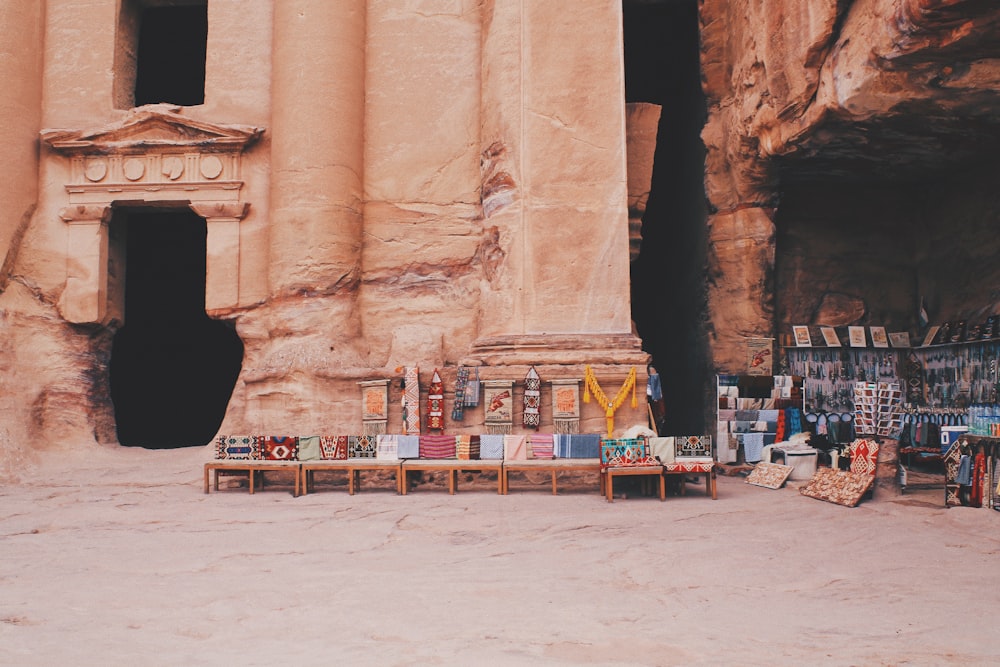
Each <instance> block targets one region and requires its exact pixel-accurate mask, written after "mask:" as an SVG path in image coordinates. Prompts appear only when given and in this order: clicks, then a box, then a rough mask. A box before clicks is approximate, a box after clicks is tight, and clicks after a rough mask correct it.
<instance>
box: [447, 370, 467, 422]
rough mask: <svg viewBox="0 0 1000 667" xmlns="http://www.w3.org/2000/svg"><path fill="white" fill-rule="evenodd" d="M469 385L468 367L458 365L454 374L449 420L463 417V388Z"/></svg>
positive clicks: (458, 420) (458, 419) (459, 419)
mask: <svg viewBox="0 0 1000 667" xmlns="http://www.w3.org/2000/svg"><path fill="white" fill-rule="evenodd" d="M468 385H469V369H468V368H466V367H465V366H459V367H458V373H457V374H456V376H455V404H454V405H453V406H452V408H451V420H452V421H456V422H460V421H462V420H463V419H464V418H465V388H466V387H467V386H468Z"/></svg>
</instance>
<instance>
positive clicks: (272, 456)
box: [260, 435, 299, 461]
mask: <svg viewBox="0 0 1000 667" xmlns="http://www.w3.org/2000/svg"><path fill="white" fill-rule="evenodd" d="M298 456H299V439H298V438H296V437H295V436H290V435H269V436H265V437H263V438H261V439H260V457H261V458H262V459H264V460H265V461H295V460H296V459H297V458H298Z"/></svg>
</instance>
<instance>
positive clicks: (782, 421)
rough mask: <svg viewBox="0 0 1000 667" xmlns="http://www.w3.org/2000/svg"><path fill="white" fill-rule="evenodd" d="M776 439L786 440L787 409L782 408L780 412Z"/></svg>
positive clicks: (775, 433)
mask: <svg viewBox="0 0 1000 667" xmlns="http://www.w3.org/2000/svg"><path fill="white" fill-rule="evenodd" d="M774 440H775V442H784V441H785V411H784V410H781V411H779V412H778V423H777V425H776V426H775V428H774Z"/></svg>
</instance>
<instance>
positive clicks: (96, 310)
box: [58, 204, 111, 324]
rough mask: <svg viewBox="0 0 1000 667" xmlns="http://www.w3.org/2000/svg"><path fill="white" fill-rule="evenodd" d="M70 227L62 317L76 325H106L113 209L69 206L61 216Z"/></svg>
mask: <svg viewBox="0 0 1000 667" xmlns="http://www.w3.org/2000/svg"><path fill="white" fill-rule="evenodd" d="M59 217H60V218H61V219H62V220H63V221H64V222H66V223H67V226H66V234H67V239H66V247H67V249H68V250H67V253H66V257H67V259H66V287H65V289H63V293H62V295H61V296H60V297H59V304H58V307H59V313H60V314H61V315H62V316H63V318H64V319H65V320H66V321H67V322H73V323H74V324H103V323H105V316H106V315H107V312H108V310H107V305H108V221H109V220H110V219H111V207H110V206H101V205H97V206H85V205H82V204H81V205H77V206H68V207H66V208H64V209H62V210H61V211H60V212H59Z"/></svg>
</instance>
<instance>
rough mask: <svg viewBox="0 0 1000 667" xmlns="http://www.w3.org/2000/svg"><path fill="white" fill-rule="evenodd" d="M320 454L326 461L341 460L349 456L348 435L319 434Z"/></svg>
mask: <svg viewBox="0 0 1000 667" xmlns="http://www.w3.org/2000/svg"><path fill="white" fill-rule="evenodd" d="M319 449H320V456H322V457H323V460H325V461H339V460H343V459H346V458H347V436H346V435H321V436H319Z"/></svg>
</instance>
